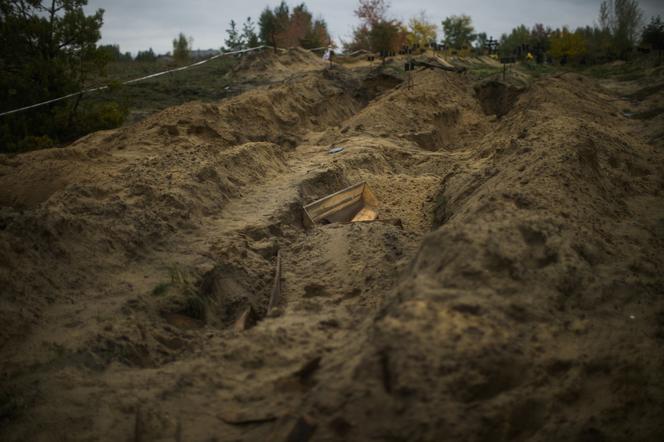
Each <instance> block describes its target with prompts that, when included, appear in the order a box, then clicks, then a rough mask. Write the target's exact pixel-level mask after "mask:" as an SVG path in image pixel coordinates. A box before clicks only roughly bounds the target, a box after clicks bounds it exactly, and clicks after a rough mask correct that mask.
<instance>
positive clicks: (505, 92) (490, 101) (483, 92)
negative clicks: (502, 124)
mask: <svg viewBox="0 0 664 442" xmlns="http://www.w3.org/2000/svg"><path fill="white" fill-rule="evenodd" d="M524 91H525V88H524V87H522V86H514V85H512V84H509V83H505V82H502V81H499V80H489V81H485V82H483V83H481V84H479V85H477V86H475V93H476V95H477V99H478V100H479V102H480V105H481V106H482V110H483V111H484V113H485V114H486V115H495V116H497V117H502V116H504V115H506V114H507V113H508V112H509V111H510V110H511V109H512V108H513V107H514V104H515V103H516V100H517V99H518V97H519V95H521V94H522V93H523V92H524Z"/></svg>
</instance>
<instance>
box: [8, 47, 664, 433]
mask: <svg viewBox="0 0 664 442" xmlns="http://www.w3.org/2000/svg"><path fill="white" fill-rule="evenodd" d="M264 56H265V59H261V58H260V57H257V58H256V59H255V60H254V61H253V62H251V63H252V66H255V65H257V64H261V63H265V64H266V66H267V65H269V66H272V67H273V66H274V65H275V63H276V62H277V61H279V60H278V58H277V59H276V60H273V59H272V58H274V57H273V56H272V55H267V54H264ZM303 57H304V56H303ZM305 61H306V60H305ZM247 63H250V62H249V61H247ZM305 64H306V65H307V66H306V67H304V68H303V69H302V70H304V71H307V72H299V73H295V74H293V75H291V76H289V77H288V78H287V79H286V80H285V81H283V82H281V83H279V84H274V85H271V86H264V87H261V88H257V89H254V90H252V91H249V92H246V93H244V94H241V95H239V96H237V97H234V98H231V99H228V100H224V101H221V102H219V103H218V104H216V105H210V104H201V103H191V104H187V105H184V106H180V107H176V108H171V109H168V110H166V111H163V112H161V113H159V114H156V115H153V116H151V117H149V118H147V119H146V120H144V121H142V122H140V123H138V124H136V125H133V126H131V127H127V128H123V129H118V130H116V131H109V132H102V133H97V134H93V135H91V136H88V137H86V138H84V139H82V140H79V141H78V142H76V143H74V145H72V146H70V147H67V148H65V149H60V150H46V151H40V152H34V153H30V154H25V155H20V156H16V157H2V158H0V203H1V204H2V208H1V209H0V279H1V281H2V286H3V292H2V297H1V298H0V302H1V304H0V315H1V316H0V320H2V322H3V328H2V335H1V339H2V340H1V341H0V342H1V345H2V347H1V350H0V351H1V353H2V359H1V360H2V363H1V365H0V369H1V372H2V376H3V377H2V383H0V398H2V404H3V405H2V408H0V420H1V422H2V426H1V427H0V436H1V437H0V438H2V440H9V441H12V440H17V441H18V440H44V441H46V440H54V439H56V440H58V439H62V440H178V441H179V440H183V441H184V440H252V441H253V440H255V441H264V440H284V441H286V440H301V441H305V440H321V441H322V440H357V441H366V440H395V441H396V440H404V441H405V440H450V441H452V440H478V441H479V440H491V441H493V440H526V439H537V440H598V441H599V440H657V438H658V437H659V435H661V434H663V433H664V421H663V420H662V418H661V417H662V414H661V410H662V408H663V407H664V358H663V356H662V352H661V348H662V343H663V340H664V299H662V293H664V277H662V275H661V269H663V268H664V253H663V251H664V204H663V203H664V201H663V200H664V195H663V194H662V192H663V191H664V171H663V170H662V168H663V166H662V165H663V164H664V162H663V161H662V160H663V158H662V156H663V154H662V150H661V141H654V140H653V136H654V135H653V134H656V133H658V131H661V126H660V127H658V124H659V123H658V121H659V120H657V119H656V118H651V119H634V118H626V117H625V116H624V114H623V110H622V108H623V107H624V106H625V105H626V102H624V101H622V98H620V97H617V96H615V95H613V94H612V93H609V92H607V90H606V89H602V88H600V87H599V86H598V85H597V84H596V83H595V82H593V81H591V80H589V79H587V78H585V77H582V76H578V75H573V74H565V75H562V76H558V77H550V78H544V79H541V80H538V81H537V82H535V83H534V84H532V85H531V86H530V87H529V88H524V87H521V86H519V87H515V86H513V85H508V84H503V83H500V82H496V81H489V82H484V83H476V82H474V81H473V80H472V79H471V78H470V77H468V76H466V75H460V74H455V73H449V72H443V71H436V70H420V71H416V73H415V74H414V76H413V79H414V86H412V87H408V85H407V84H406V83H401V84H399V81H400V77H399V76H397V75H392V74H390V73H389V70H386V68H385V67H379V68H377V69H376V70H374V71H371V72H368V73H367V69H366V67H363V68H362V69H359V70H356V71H352V70H348V69H345V68H341V67H334V68H332V69H319V70H315V69H314V70H312V69H310V67H311V63H309V62H308V61H307V62H306V63H305ZM272 67H269V69H272ZM245 68H247V69H249V67H248V66H245ZM252 69H253V68H252ZM269 69H268V72H269ZM657 94H659V95H657ZM657 96H660V97H661V89H659V90H657V91H655V92H652V93H651V94H648V97H650V98H649V100H655V98H654V97H657ZM333 146H340V147H343V149H344V150H343V151H342V152H341V153H337V154H334V155H332V154H329V153H328V150H329V149H330V148H331V147H333ZM360 181H366V182H367V183H368V184H369V186H370V187H371V189H372V190H373V191H374V193H375V194H376V197H377V199H378V200H379V201H380V203H381V206H380V208H379V217H380V219H379V220H378V221H376V222H368V223H353V224H344V223H340V224H329V225H324V226H317V227H316V228H314V229H312V230H305V229H304V227H303V225H302V218H301V215H302V212H301V206H302V205H303V204H306V203H308V202H311V201H313V200H315V199H317V198H320V197H322V196H324V195H326V194H329V193H331V192H335V191H337V190H339V189H341V188H343V187H345V186H348V185H350V184H354V183H357V182H360ZM394 220H399V222H395V221H394ZM277 251H279V255H280V256H281V261H282V262H281V264H282V293H281V298H282V299H281V302H280V304H279V305H278V308H276V309H275V310H274V311H273V312H271V313H270V314H269V315H268V314H267V305H268V300H269V297H270V292H271V289H272V279H273V277H274V269H275V264H276V254H277ZM243 314H249V315H250V317H251V320H250V321H248V322H247V323H246V329H243V328H245V327H238V325H237V320H238V318H239V317H241V316H242V315H243ZM63 423H64V425H63Z"/></svg>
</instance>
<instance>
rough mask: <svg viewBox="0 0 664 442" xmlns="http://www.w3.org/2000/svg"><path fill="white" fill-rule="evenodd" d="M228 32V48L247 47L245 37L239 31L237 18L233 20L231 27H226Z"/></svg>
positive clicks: (237, 49) (240, 48) (226, 43)
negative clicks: (236, 22)
mask: <svg viewBox="0 0 664 442" xmlns="http://www.w3.org/2000/svg"><path fill="white" fill-rule="evenodd" d="M226 34H228V38H227V39H226V40H225V41H224V44H225V45H226V49H228V50H229V51H239V50H242V49H244V48H245V41H244V38H243V36H242V35H240V33H239V32H238V30H237V25H236V24H235V20H231V22H230V28H229V29H226Z"/></svg>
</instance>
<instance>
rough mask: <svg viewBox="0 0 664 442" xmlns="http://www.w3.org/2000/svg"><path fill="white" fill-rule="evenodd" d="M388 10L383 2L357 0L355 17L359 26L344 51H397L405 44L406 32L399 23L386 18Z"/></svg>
mask: <svg viewBox="0 0 664 442" xmlns="http://www.w3.org/2000/svg"><path fill="white" fill-rule="evenodd" d="M388 9H389V5H388V4H387V3H386V2H385V1H384V0H359V5H358V7H357V9H356V10H355V16H356V17H357V18H359V19H360V25H359V26H357V27H356V28H355V29H354V30H353V39H352V40H351V41H350V42H348V43H346V44H345V45H344V46H345V49H346V50H351V51H353V50H358V49H365V50H370V51H374V52H381V51H396V50H398V49H399V47H400V45H402V44H404V43H405V42H406V31H405V30H404V26H403V25H402V23H401V22H400V21H398V20H394V19H390V18H388V17H387V12H388Z"/></svg>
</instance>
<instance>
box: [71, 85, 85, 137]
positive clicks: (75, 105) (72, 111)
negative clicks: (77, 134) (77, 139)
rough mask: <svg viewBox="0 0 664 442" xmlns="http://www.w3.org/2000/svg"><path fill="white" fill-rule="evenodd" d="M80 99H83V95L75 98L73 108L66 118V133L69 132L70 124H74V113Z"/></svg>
mask: <svg viewBox="0 0 664 442" xmlns="http://www.w3.org/2000/svg"><path fill="white" fill-rule="evenodd" d="M82 98H83V94H78V96H77V97H76V103H74V107H73V108H72V109H71V111H70V112H69V117H68V118H67V131H68V132H69V131H70V130H71V127H72V124H73V123H74V117H75V116H76V111H77V110H78V105H79V104H80V103H81V99H82Z"/></svg>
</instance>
